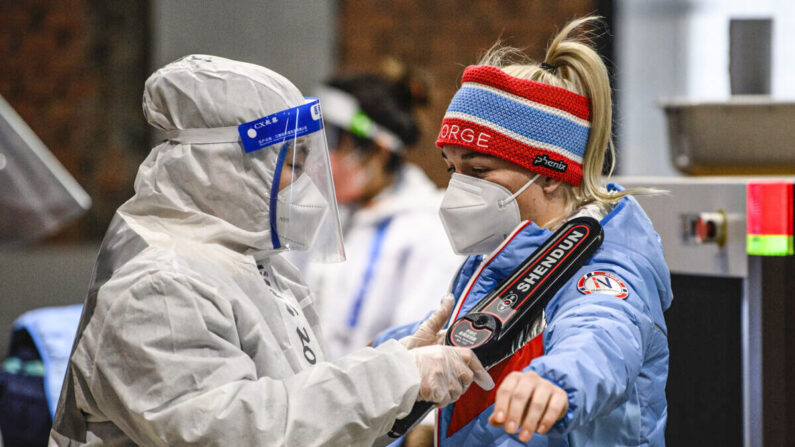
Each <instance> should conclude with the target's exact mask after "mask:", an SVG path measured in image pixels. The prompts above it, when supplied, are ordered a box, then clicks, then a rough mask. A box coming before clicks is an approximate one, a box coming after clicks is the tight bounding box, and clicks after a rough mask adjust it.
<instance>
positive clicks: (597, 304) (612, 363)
mask: <svg viewBox="0 0 795 447" xmlns="http://www.w3.org/2000/svg"><path fill="white" fill-rule="evenodd" d="M630 293H634V292H630ZM558 299H559V301H558V302H557V303H555V310H554V315H552V316H551V318H550V317H549V316H548V318H550V321H549V322H548V326H547V329H546V330H545V331H544V352H545V354H544V355H543V356H541V357H538V358H536V359H534V360H533V361H532V362H531V363H530V366H528V367H527V368H526V369H525V371H535V372H536V373H538V374H539V375H540V376H542V377H544V378H545V379H547V380H550V381H552V382H554V383H556V384H557V385H558V386H560V387H561V388H563V389H564V390H565V391H566V392H567V393H568V396H569V409H568V411H567V413H566V415H565V416H564V417H563V418H562V419H561V420H560V421H558V423H557V424H555V425H554V426H553V427H552V429H551V430H550V432H549V434H550V435H552V436H556V435H557V436H561V435H564V434H566V433H568V432H569V431H571V430H573V429H576V428H578V427H581V426H583V425H584V424H587V423H589V422H591V421H593V420H594V419H596V418H598V417H600V416H602V415H605V414H607V413H608V412H610V411H611V410H613V409H614V408H616V407H617V406H619V405H621V404H622V403H623V402H624V400H625V399H626V392H627V390H628V389H630V388H631V387H632V386H633V383H634V381H635V379H636V378H637V376H638V374H639V372H640V369H641V366H642V363H643V356H644V353H643V350H644V348H643V347H644V346H645V343H644V340H646V339H647V337H648V336H649V333H650V332H649V331H650V330H652V328H653V324H652V322H651V320H650V319H649V317H648V316H646V315H644V314H643V313H642V312H641V311H640V310H639V309H638V308H636V307H635V306H633V305H631V304H629V303H628V302H626V301H624V300H622V299H619V298H616V297H615V296H610V295H601V294H591V295H583V294H581V293H579V292H578V291H577V290H576V288H572V287H569V288H568V289H567V290H565V291H564V292H562V293H561V296H559V298H558ZM550 304H552V303H550ZM548 309H549V307H548Z"/></svg>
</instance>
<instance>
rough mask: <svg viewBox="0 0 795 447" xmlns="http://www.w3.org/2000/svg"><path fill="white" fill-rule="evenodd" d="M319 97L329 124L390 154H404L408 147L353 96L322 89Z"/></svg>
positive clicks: (330, 88) (327, 88) (319, 89)
mask: <svg viewBox="0 0 795 447" xmlns="http://www.w3.org/2000/svg"><path fill="white" fill-rule="evenodd" d="M317 96H318V98H319V99H320V102H322V103H323V109H324V110H323V111H324V116H323V118H324V119H325V120H326V122H327V123H329V124H332V125H334V126H336V127H339V128H340V129H344V130H347V131H348V132H350V133H352V134H354V135H356V136H357V137H360V138H365V139H368V140H371V141H373V142H375V144H377V145H378V146H380V147H383V148H385V149H388V150H389V151H390V152H394V153H396V154H402V153H404V152H405V150H406V147H405V144H404V143H403V141H402V140H401V139H400V138H399V137H398V136H397V135H395V134H394V133H393V132H392V131H390V130H389V129H387V128H386V127H384V126H381V125H379V124H378V123H376V122H375V121H373V120H372V118H370V117H369V116H367V114H365V113H364V111H363V110H362V108H361V106H360V105H359V101H357V100H356V98H354V97H353V96H352V95H350V94H348V93H346V92H344V91H342V90H339V89H336V88H332V87H320V88H318V89H317Z"/></svg>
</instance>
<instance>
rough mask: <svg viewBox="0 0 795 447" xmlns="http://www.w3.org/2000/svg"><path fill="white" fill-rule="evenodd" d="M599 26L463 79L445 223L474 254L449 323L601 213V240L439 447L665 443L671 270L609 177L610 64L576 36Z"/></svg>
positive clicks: (447, 132)
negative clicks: (559, 231)
mask: <svg viewBox="0 0 795 447" xmlns="http://www.w3.org/2000/svg"><path fill="white" fill-rule="evenodd" d="M593 20H595V19H594V18H585V19H580V20H576V21H574V22H572V23H570V24H568V25H567V26H566V27H565V28H564V29H563V30H562V31H561V32H560V33H559V34H558V35H557V36H556V37H555V38H554V40H552V42H551V43H550V45H549V47H548V49H547V52H546V56H545V57H544V60H543V62H542V63H541V64H538V63H535V62H532V61H529V60H527V59H526V57H523V55H522V54H521V53H520V52H518V51H517V50H511V49H507V48H495V49H492V50H491V51H490V52H489V53H488V54H487V55H486V56H485V57H484V58H483V59H482V60H481V62H480V64H479V65H476V66H470V67H467V69H466V70H465V71H464V75H463V78H462V85H461V88H460V89H459V90H458V92H457V93H456V94H455V96H454V97H453V99H452V101H451V103H450V105H449V107H448V109H447V112H446V114H445V117H444V120H443V122H442V126H441V130H440V133H439V137H438V139H437V145H438V146H439V147H440V148H442V154H443V155H442V156H443V157H444V158H445V160H446V162H447V164H448V166H449V167H450V171H451V172H453V175H452V178H451V179H450V184H449V186H448V188H447V192H446V195H445V198H444V200H443V202H442V207H441V216H442V220H443V222H444V224H445V227H446V228H447V230H448V235H449V236H450V242H451V243H452V245H453V247H454V248H455V249H456V251H457V252H459V253H462V254H468V255H470V257H469V258H468V259H467V261H466V262H465V263H464V265H463V266H462V268H461V270H460V272H459V274H458V275H457V277H456V279H455V281H454V283H453V286H452V292H453V294H454V295H455V297H456V299H457V303H456V307H455V310H454V314H453V315H454V317H453V319H457V318H459V317H460V316H462V315H464V314H466V313H467V312H468V311H469V310H470V309H472V307H473V306H474V305H475V304H476V303H477V302H478V301H479V300H481V299H482V298H483V297H484V296H485V295H486V294H487V293H488V292H489V291H490V290H492V289H493V288H494V287H495V286H496V284H497V283H498V282H499V281H500V280H502V279H503V278H505V277H506V276H507V275H508V274H509V273H510V272H511V271H513V269H514V268H515V267H516V266H517V265H518V264H519V263H520V262H521V261H522V260H524V259H525V258H526V257H527V256H529V255H530V254H531V253H533V252H534V250H535V249H536V248H538V247H539V246H540V245H541V244H542V243H543V242H544V241H545V240H547V239H548V237H549V236H550V235H551V233H552V231H553V230H555V229H556V228H557V227H558V226H559V225H560V224H561V223H562V222H564V221H566V220H568V219H571V218H573V217H576V216H582V215H587V216H591V217H594V218H596V219H598V220H600V222H601V224H602V226H603V228H604V235H605V239H604V243H603V244H602V246H601V247H600V248H599V250H598V251H597V252H596V253H595V254H594V255H593V257H592V258H591V260H590V261H589V262H588V263H587V264H586V265H585V266H584V267H582V268H581V269H580V271H579V272H577V273H576V274H575V276H574V278H573V279H572V280H571V281H569V282H568V284H566V285H564V286H563V287H562V288H561V290H560V291H559V292H558V293H557V294H556V295H555V296H554V297H553V298H552V300H551V301H550V302H549V303H548V305H547V306H546V308H545V314H544V315H543V317H541V318H539V319H538V320H537V321H536V322H535V323H534V324H533V330H534V333H535V334H537V335H536V336H535V338H533V339H532V340H531V341H530V342H529V343H527V344H526V345H525V346H524V347H522V348H521V349H520V350H519V351H517V352H516V353H515V354H513V355H512V356H511V357H509V358H507V359H505V360H504V361H503V362H501V363H500V364H498V365H496V366H495V367H493V368H492V369H491V370H490V374H491V375H492V377H493V378H494V379H495V382H496V383H497V384H498V389H496V390H492V391H487V390H482V389H478V388H477V387H472V388H471V389H470V390H469V391H467V392H466V393H465V394H464V395H463V396H462V397H461V399H459V400H458V401H457V402H456V403H454V404H451V405H449V406H447V407H445V408H443V409H441V410H440V413H439V417H438V426H437V433H438V436H439V441H440V445H443V446H448V445H449V446H463V445H467V446H468V445H499V446H510V445H532V446H575V445H576V446H607V445H625V446H630V445H632V446H640V445H643V446H647V445H651V446H662V445H664V444H665V440H664V431H665V421H666V415H667V412H666V399H665V382H666V377H667V373H668V342H667V332H666V331H667V330H666V325H665V320H664V318H663V311H664V310H665V309H667V308H668V307H669V306H670V303H671V300H672V294H671V285H670V275H669V272H668V268H667V266H666V265H665V261H664V258H663V251H662V246H661V244H660V239H659V236H658V235H657V233H655V231H654V229H653V228H652V224H651V222H650V221H649V219H648V218H647V217H646V215H645V213H644V212H643V210H642V209H641V207H640V206H639V205H638V203H637V201H636V200H635V199H634V198H632V196H631V195H630V194H632V193H633V192H638V193H639V192H648V191H647V190H639V191H627V190H623V189H622V188H621V187H620V186H618V185H615V184H612V183H611V184H608V185H607V186H606V187H605V186H603V184H602V181H603V179H602V175H601V171H602V166H603V161H604V159H605V152H606V150H607V149H608V148H610V150H611V152H612V145H611V142H610V135H611V134H610V132H611V120H612V111H611V110H612V109H611V99H610V86H609V82H608V78H607V70H606V69H605V65H604V63H603V62H602V60H601V58H600V57H599V55H598V54H597V53H596V52H595V51H594V50H593V49H592V48H591V47H590V46H589V45H587V44H586V43H583V42H581V41H578V40H576V39H574V38H571V37H569V34H571V33H573V32H575V31H580V30H582V28H584V27H585V26H587V25H588V23H589V22H592V21H593ZM611 168H612V166H611ZM484 204H485V205H484ZM411 329H412V328H411V327H410V326H406V327H402V328H397V329H394V330H391V331H390V332H388V333H386V334H384V335H382V336H381V337H379V340H377V341H382V340H384V339H386V338H388V337H390V336H399V335H400V334H404V333H410V332H411ZM492 407H493V408H492ZM534 433H539V435H533V434H534ZM528 441H530V443H529V444H525V443H527V442H528Z"/></svg>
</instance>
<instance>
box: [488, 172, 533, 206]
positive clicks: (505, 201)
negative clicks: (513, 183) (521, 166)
mask: <svg viewBox="0 0 795 447" xmlns="http://www.w3.org/2000/svg"><path fill="white" fill-rule="evenodd" d="M538 177H541V174H536V176H535V177H533V178H532V179H530V181H529V182H527V183H525V184H524V186H522V187H521V188H519V191H516V192H515V193H513V194H512V195H511V196H510V197H508V198H507V199H505V200H500V201H499V202H497V205H499V206H500V208H502V207H504V206H505V205H506V204H508V203H509V202H510V201H511V200H513V199H515V198H517V197H519V194H521V193H523V192H524V190H525V189H527V188H529V187H530V185H532V184H533V182H534V181H536V179H537V178H538Z"/></svg>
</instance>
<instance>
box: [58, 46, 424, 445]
mask: <svg viewBox="0 0 795 447" xmlns="http://www.w3.org/2000/svg"><path fill="white" fill-rule="evenodd" d="M302 102H303V98H302V97H301V95H300V92H298V90H297V89H295V87H294V86H292V84H290V83H289V81H287V80H286V79H284V78H282V77H281V76H279V75H277V74H276V73H273V72H271V71H269V70H267V69H264V68H262V67H258V66H254V65H249V64H242V63H239V62H234V61H228V60H225V59H221V58H215V57H210V56H191V57H187V58H184V59H182V60H180V61H177V62H175V63H173V64H170V65H168V66H166V67H164V68H163V69H161V70H159V71H158V72H156V73H155V74H154V75H152V77H150V79H149V80H148V81H147V84H146V91H145V94H144V112H145V114H146V116H147V119H148V120H149V122H150V123H151V124H153V125H154V126H156V127H159V128H161V129H164V130H169V129H175V128H180V129H187V128H204V127H221V126H231V125H235V124H240V123H241V122H245V121H250V120H253V119H256V118H258V117H261V116H265V115H268V114H270V113H274V112H275V111H277V110H281V109H286V108H289V107H293V106H296V105H298V104H301V103H302ZM252 160H254V159H251V158H247V156H246V155H245V154H244V153H243V150H242V148H241V147H240V145H239V144H235V143H221V144H192V145H191V144H178V143H173V142H164V143H162V144H160V145H159V146H157V147H155V148H154V149H153V150H152V152H151V153H150V155H149V156H148V158H147V159H146V160H145V161H144V163H143V164H142V165H141V168H140V170H139V172H138V176H137V178H136V182H135V195H134V196H133V198H132V199H130V200H129V201H128V202H127V203H125V204H124V205H122V206H121V207H120V208H119V210H118V211H117V213H116V216H115V217H114V219H113V222H112V223H111V226H110V228H109V229H108V232H107V234H106V236H105V239H104V241H103V244H102V247H101V249H100V253H99V256H98V259H97V263H96V267H95V271H94V275H93V278H92V281H91V285H90V288H89V292H88V296H87V298H86V304H85V310H84V312H83V316H82V319H81V323H80V328H79V330H78V333H77V338H76V340H75V346H74V348H73V353H72V356H71V360H70V363H69V369H68V371H67V376H66V379H65V382H64V387H63V391H62V393H61V399H60V403H59V406H58V411H57V415H56V418H55V421H54V424H53V430H52V432H51V438H50V444H51V445H62V446H65V445H134V444H138V445H147V446H153V445H163V446H167V445H184V444H189V443H191V444H199V445H234V446H244V445H252V446H253V445H257V446H276V445H279V446H281V445H288V446H312V445H370V444H371V443H372V442H373V440H374V439H375V438H376V437H377V436H378V435H380V434H383V433H385V432H386V431H387V430H388V429H389V428H390V426H391V424H392V422H393V421H394V420H395V418H396V417H398V416H401V415H403V414H405V413H406V412H408V411H409V410H410V409H411V406H412V404H413V403H414V400H415V399H416V396H417V391H418V388H419V381H420V378H419V374H418V372H417V369H416V367H415V365H414V361H413V359H412V357H411V355H410V354H409V353H408V351H406V350H405V349H404V348H403V347H402V346H401V345H400V344H399V343H392V344H389V345H388V346H384V347H383V348H380V347H379V348H378V349H371V348H364V349H360V350H358V351H356V352H354V353H353V354H351V355H349V356H347V357H345V358H343V359H340V360H339V361H336V362H334V363H331V362H327V361H325V360H324V353H323V347H322V344H321V342H320V340H321V333H320V329H319V325H318V316H317V313H316V312H315V310H314V307H313V303H312V301H313V300H312V295H311V293H310V292H309V289H308V288H307V287H306V285H305V284H304V282H303V281H302V279H301V275H300V274H299V272H298V271H297V270H296V269H295V268H294V267H293V266H292V265H291V264H290V263H289V262H288V261H286V260H285V259H283V258H282V257H281V255H279V254H278V253H277V252H275V251H274V250H273V249H272V248H271V247H272V246H271V242H270V230H269V225H268V215H267V209H268V203H267V197H266V195H265V194H263V192H262V191H263V190H267V188H268V187H269V185H262V184H261V183H262V181H261V180H259V177H257V176H256V175H255V174H254V173H253V170H252V169H251V166H250V165H249V164H250V163H256V162H258V161H256V160H254V161H252Z"/></svg>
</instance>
